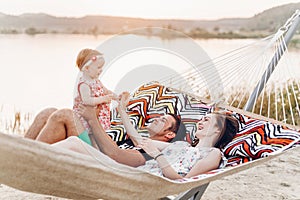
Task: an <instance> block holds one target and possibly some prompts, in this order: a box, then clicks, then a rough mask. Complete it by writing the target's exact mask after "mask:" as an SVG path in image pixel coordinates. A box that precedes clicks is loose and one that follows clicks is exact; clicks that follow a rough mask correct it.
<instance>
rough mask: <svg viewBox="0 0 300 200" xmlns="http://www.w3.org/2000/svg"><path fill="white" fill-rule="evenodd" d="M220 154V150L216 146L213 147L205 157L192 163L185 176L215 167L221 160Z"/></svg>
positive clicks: (198, 173)
mask: <svg viewBox="0 0 300 200" xmlns="http://www.w3.org/2000/svg"><path fill="white" fill-rule="evenodd" d="M221 156H222V155H221V151H220V150H219V149H217V148H213V149H212V150H211V151H210V152H209V153H208V155H207V156H206V157H205V158H202V159H201V160H199V161H198V162H197V163H196V164H195V165H194V167H193V168H192V169H191V171H190V172H189V173H188V174H187V175H186V176H185V177H186V178H190V177H193V176H197V175H200V174H203V173H205V172H208V171H210V170H214V169H217V168H218V167H219V163H220V161H221Z"/></svg>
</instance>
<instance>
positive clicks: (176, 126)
mask: <svg viewBox="0 0 300 200" xmlns="http://www.w3.org/2000/svg"><path fill="white" fill-rule="evenodd" d="M167 115H170V116H172V117H173V118H174V119H175V121H176V122H175V124H174V123H172V126H171V127H170V128H169V130H170V131H172V132H174V133H175V134H177V132H178V129H179V126H180V123H181V119H180V117H179V116H178V115H176V114H173V113H167Z"/></svg>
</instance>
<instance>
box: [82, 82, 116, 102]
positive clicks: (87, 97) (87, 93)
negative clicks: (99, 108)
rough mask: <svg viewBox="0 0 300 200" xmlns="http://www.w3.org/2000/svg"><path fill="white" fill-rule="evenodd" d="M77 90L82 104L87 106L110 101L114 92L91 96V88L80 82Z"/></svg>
mask: <svg viewBox="0 0 300 200" xmlns="http://www.w3.org/2000/svg"><path fill="white" fill-rule="evenodd" d="M79 92H80V95H81V99H82V102H83V104H85V105H89V106H96V105H98V104H102V103H110V102H111V100H112V99H113V97H114V94H107V95H105V96H101V97H92V96H91V89H90V87H89V86H88V85H87V84H81V85H80V86H79Z"/></svg>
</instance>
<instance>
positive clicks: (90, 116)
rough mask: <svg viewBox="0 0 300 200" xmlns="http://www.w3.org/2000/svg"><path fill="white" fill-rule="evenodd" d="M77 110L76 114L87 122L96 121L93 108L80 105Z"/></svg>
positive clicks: (95, 111)
mask: <svg viewBox="0 0 300 200" xmlns="http://www.w3.org/2000/svg"><path fill="white" fill-rule="evenodd" d="M78 108H79V109H78V113H79V114H80V115H81V116H82V117H83V118H85V119H86V120H87V121H89V120H94V119H97V115H98V113H97V110H96V108H95V107H93V106H86V105H82V104H80V105H79V107H78Z"/></svg>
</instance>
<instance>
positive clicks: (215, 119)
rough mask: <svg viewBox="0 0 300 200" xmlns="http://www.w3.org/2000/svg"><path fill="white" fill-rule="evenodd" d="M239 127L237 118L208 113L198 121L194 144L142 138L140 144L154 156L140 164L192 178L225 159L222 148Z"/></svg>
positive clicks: (159, 172)
mask: <svg viewBox="0 0 300 200" xmlns="http://www.w3.org/2000/svg"><path fill="white" fill-rule="evenodd" d="M237 131H238V122H237V120H236V119H235V118H233V117H231V116H227V115H225V114H219V113H213V114H207V115H206V116H205V117H203V119H202V120H200V121H199V123H198V129H197V132H196V133H195V136H196V139H195V140H194V142H193V144H192V145H190V144H189V143H187V142H184V141H178V142H175V143H171V144H170V143H163V142H158V141H153V140H150V139H147V138H145V139H143V141H142V142H141V144H140V145H139V147H141V148H143V149H144V150H145V151H146V152H147V153H148V154H149V155H150V156H152V157H153V158H154V159H153V160H149V161H147V162H146V164H145V165H144V166H141V167H139V168H140V169H143V170H145V171H148V172H150V173H153V174H157V175H163V176H165V177H168V178H170V179H180V178H182V177H186V178H189V177H193V176H197V175H199V174H202V173H204V172H207V171H210V170H213V169H217V168H218V166H219V164H220V162H221V159H222V153H221V150H220V149H221V148H223V147H225V146H226V145H227V144H228V143H229V142H230V141H231V140H232V138H233V137H234V136H235V135H236V133H237Z"/></svg>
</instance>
